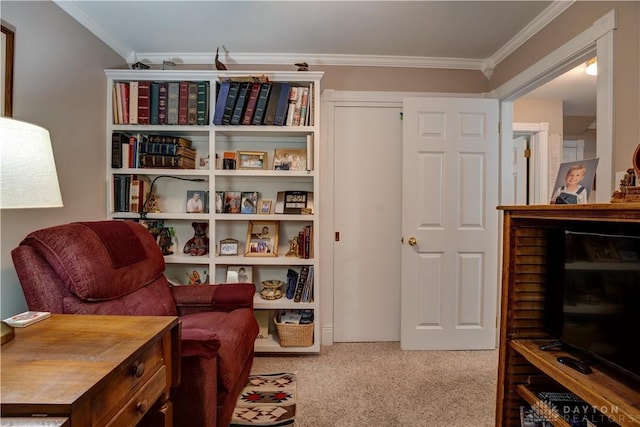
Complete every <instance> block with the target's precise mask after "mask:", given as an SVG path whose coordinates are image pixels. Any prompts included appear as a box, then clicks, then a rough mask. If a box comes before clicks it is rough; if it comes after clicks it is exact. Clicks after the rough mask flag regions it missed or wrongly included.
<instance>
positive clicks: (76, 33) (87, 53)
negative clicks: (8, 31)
mask: <svg viewBox="0 0 640 427" xmlns="http://www.w3.org/2000/svg"><path fill="white" fill-rule="evenodd" d="M1 13H2V20H3V21H6V22H7V23H9V24H11V25H12V26H13V27H15V29H16V31H15V59H14V67H15V69H14V88H13V93H14V104H13V117H14V118H16V119H20V120H24V121H27V122H32V123H35V124H37V125H40V126H42V127H44V128H46V129H49V132H50V134H51V139H52V144H53V152H54V156H55V159H56V164H57V168H58V177H59V181H60V187H61V191H62V199H63V203H64V208H58V209H34V210H22V209H21V210H3V211H2V212H0V256H1V258H0V268H1V274H0V317H1V318H6V317H8V316H10V315H13V314H15V313H18V312H21V311H24V310H25V309H26V303H25V301H24V296H23V293H22V289H21V287H20V284H19V282H18V279H17V277H16V273H15V270H14V268H13V263H12V261H11V255H10V251H11V249H13V248H14V247H16V246H17V245H18V244H19V242H20V240H21V239H22V238H23V237H24V236H26V235H27V234H28V233H29V232H31V231H33V230H36V229H39V228H43V227H47V226H51V225H56V224H62V223H66V222H72V221H86V220H96V219H103V218H104V217H105V184H104V182H105V165H106V160H105V158H106V149H105V143H104V141H105V117H106V113H105V107H106V101H105V88H106V79H105V77H104V69H105V68H113V67H118V66H122V65H123V63H124V61H123V60H122V58H121V57H120V56H119V55H117V54H116V53H115V52H113V51H112V50H111V49H110V48H108V47H107V46H106V45H104V44H103V43H102V42H101V41H100V40H99V39H97V38H96V37H94V36H93V35H91V34H90V33H89V32H88V31H87V30H85V28H84V27H82V26H81V25H80V24H78V23H77V22H76V21H75V20H73V19H72V18H71V17H69V16H68V15H67V14H66V13H65V12H63V11H62V10H61V9H60V8H59V7H58V6H56V5H55V4H54V3H53V2H51V1H42V2H13V1H4V0H3V1H2V9H1ZM2 143H11V141H2Z"/></svg>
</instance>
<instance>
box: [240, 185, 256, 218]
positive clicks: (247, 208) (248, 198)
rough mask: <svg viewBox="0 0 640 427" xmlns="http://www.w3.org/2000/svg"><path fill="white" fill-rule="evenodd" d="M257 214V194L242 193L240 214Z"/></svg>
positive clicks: (253, 192) (251, 192)
mask: <svg viewBox="0 0 640 427" xmlns="http://www.w3.org/2000/svg"><path fill="white" fill-rule="evenodd" d="M257 212H258V192H257V191H244V192H243V193H242V205H241V206H240V213H243V214H255V213H257Z"/></svg>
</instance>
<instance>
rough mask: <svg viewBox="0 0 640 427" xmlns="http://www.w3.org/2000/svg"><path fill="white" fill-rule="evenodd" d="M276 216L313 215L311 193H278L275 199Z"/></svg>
mask: <svg viewBox="0 0 640 427" xmlns="http://www.w3.org/2000/svg"><path fill="white" fill-rule="evenodd" d="M275 213H277V214H295V215H311V214H313V191H279V192H278V194H277V197H276V208H275Z"/></svg>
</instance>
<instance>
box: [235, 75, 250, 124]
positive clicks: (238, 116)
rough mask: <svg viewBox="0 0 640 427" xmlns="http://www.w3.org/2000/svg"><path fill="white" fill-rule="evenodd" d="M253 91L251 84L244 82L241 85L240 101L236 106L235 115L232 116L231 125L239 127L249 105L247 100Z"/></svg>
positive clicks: (239, 91)
mask: <svg viewBox="0 0 640 427" xmlns="http://www.w3.org/2000/svg"><path fill="white" fill-rule="evenodd" d="M250 90H251V82H242V83H240V89H239V90H238V100H237V101H236V106H235V107H234V109H233V114H232V115H231V124H232V125H239V124H240V121H241V120H242V115H243V114H244V107H245V105H246V104H247V100H248V99H249V91H250Z"/></svg>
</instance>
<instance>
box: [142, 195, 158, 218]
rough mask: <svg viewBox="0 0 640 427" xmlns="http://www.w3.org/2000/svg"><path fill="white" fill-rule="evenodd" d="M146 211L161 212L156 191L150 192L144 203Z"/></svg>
mask: <svg viewBox="0 0 640 427" xmlns="http://www.w3.org/2000/svg"><path fill="white" fill-rule="evenodd" d="M144 211H145V212H146V213H159V212H160V208H159V207H158V195H157V194H155V193H151V194H149V198H148V199H147V201H146V203H145V204H144Z"/></svg>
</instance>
